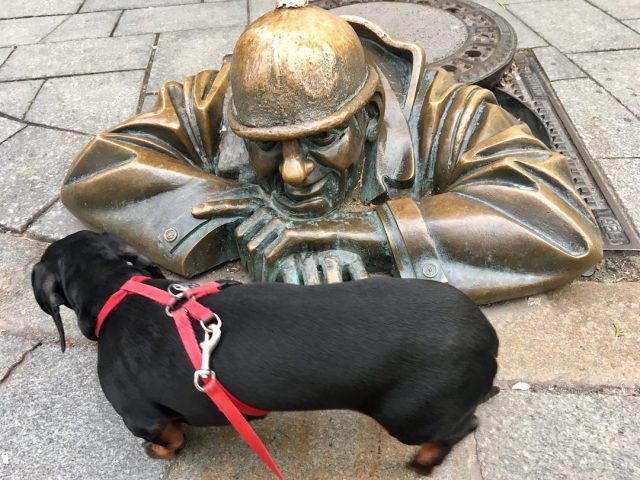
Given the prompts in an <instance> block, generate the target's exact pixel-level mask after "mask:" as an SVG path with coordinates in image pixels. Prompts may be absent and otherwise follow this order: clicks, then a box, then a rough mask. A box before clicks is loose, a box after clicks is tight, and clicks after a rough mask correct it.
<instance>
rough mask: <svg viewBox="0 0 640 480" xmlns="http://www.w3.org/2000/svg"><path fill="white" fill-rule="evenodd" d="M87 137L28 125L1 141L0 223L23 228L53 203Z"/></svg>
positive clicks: (10, 227) (20, 229) (8, 226)
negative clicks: (0, 204)
mask: <svg viewBox="0 0 640 480" xmlns="http://www.w3.org/2000/svg"><path fill="white" fill-rule="evenodd" d="M88 140H89V138H88V137H87V136H84V135H78V134H75V133H69V132H62V131H58V130H51V129H47V128H40V127H33V126H29V127H27V128H25V129H23V130H21V131H20V132H19V133H17V134H15V135H14V136H13V137H11V138H10V139H9V140H7V141H5V142H4V143H2V144H0V158H2V161H3V181H2V190H0V203H2V206H3V209H2V212H1V213H0V225H2V226H4V227H6V228H9V229H11V230H15V231H22V230H23V229H24V228H25V227H26V226H27V225H28V223H29V222H30V221H31V219H32V218H33V217H34V216H35V215H36V214H38V213H39V212H41V211H42V210H43V209H45V208H47V207H48V206H49V205H50V204H51V203H53V201H54V200H55V199H56V197H57V196H58V194H59V193H60V185H61V184H62V180H63V178H64V175H65V173H66V171H67V169H68V168H69V165H70V164H71V161H72V160H73V158H74V157H75V156H76V155H77V154H78V152H79V151H80V149H81V148H82V147H83V146H84V144H85V143H87V141H88Z"/></svg>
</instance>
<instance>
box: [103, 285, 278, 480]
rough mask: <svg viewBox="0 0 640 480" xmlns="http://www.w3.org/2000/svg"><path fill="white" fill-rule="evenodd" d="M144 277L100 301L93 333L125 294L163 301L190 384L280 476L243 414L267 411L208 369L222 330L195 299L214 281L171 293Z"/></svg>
mask: <svg viewBox="0 0 640 480" xmlns="http://www.w3.org/2000/svg"><path fill="white" fill-rule="evenodd" d="M148 279H149V278H148V277H142V276H136V277H133V278H131V279H129V280H128V281H127V282H125V284H124V285H122V287H120V290H118V291H117V292H116V293H114V294H113V295H111V297H109V300H107V302H106V303H105V304H104V306H103V307H102V309H101V310H100V313H99V314H98V318H97V321H96V330H95V333H96V337H98V334H99V333H100V330H101V329H102V326H103V324H104V321H105V319H106V318H107V316H109V313H111V311H112V310H113V309H114V308H116V307H117V306H118V304H119V303H120V302H121V301H122V300H123V299H124V298H125V297H126V296H128V295H131V294H136V295H142V296H143V297H147V298H149V299H151V300H154V301H155V302H157V303H159V304H161V305H164V307H165V309H166V312H167V315H169V316H170V317H173V320H174V322H175V324H176V328H177V330H178V334H179V335H180V339H181V340H182V344H183V345H184V348H185V350H186V352H187V355H188V356H189V359H190V360H191V363H192V364H193V367H194V368H195V370H196V371H195V374H194V384H195V386H196V388H197V389H198V390H200V391H202V392H204V393H206V394H207V395H208V396H209V398H210V399H211V401H212V402H213V403H214V404H215V405H216V407H218V409H219V410H220V412H221V413H222V414H223V415H224V416H225V417H226V418H227V420H229V423H231V425H233V427H234V428H235V429H236V431H237V432H238V433H239V434H240V436H241V437H242V439H243V440H244V441H245V442H247V444H249V446H250V447H251V448H252V449H253V451H254V452H255V453H256V454H257V455H258V457H260V459H261V460H262V461H263V462H264V463H265V464H266V465H267V467H269V469H270V470H271V471H272V472H273V474H274V475H275V476H276V477H278V478H279V479H280V480H284V476H283V475H282V473H281V472H280V469H279V468H278V466H277V465H276V463H275V461H274V460H273V458H271V455H270V454H269V452H268V450H267V448H266V447H265V446H264V444H263V443H262V441H261V440H260V437H258V434H257V433H256V432H255V431H254V430H253V428H251V425H249V422H248V421H247V420H246V419H245V418H244V416H243V414H244V415H249V416H252V417H264V416H265V415H267V414H268V413H269V412H268V411H266V410H260V409H257V408H253V407H250V406H249V405H247V404H245V403H242V402H241V401H240V400H238V399H237V398H235V397H234V396H233V395H231V393H229V392H228V391H227V390H226V389H225V388H224V387H223V386H222V384H221V383H220V381H219V380H217V379H216V377H215V372H213V371H212V370H210V369H209V360H210V356H211V353H212V352H213V350H214V349H215V347H216V345H217V344H218V341H219V340H220V335H221V333H222V331H221V328H220V327H221V326H222V322H221V320H220V318H219V317H218V316H217V315H216V314H215V313H213V312H212V311H211V310H209V309H208V308H207V307H205V306H204V305H202V304H201V303H200V302H198V299H199V298H201V297H204V296H206V295H211V294H214V293H218V292H219V291H220V285H219V284H218V283H208V284H205V285H202V286H195V287H193V288H185V287H184V286H182V285H180V284H172V285H170V286H169V290H171V288H172V287H174V288H176V289H177V290H178V291H179V293H177V294H173V293H170V292H168V291H165V290H161V289H159V288H156V287H153V286H151V285H146V284H144V283H142V282H143V281H144V280H148ZM192 321H193V322H200V325H201V326H202V328H203V329H204V331H205V338H204V341H203V342H201V343H200V344H198V340H197V338H196V334H195V332H194V330H193V327H192V325H191V322H192Z"/></svg>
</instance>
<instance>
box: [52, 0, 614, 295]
mask: <svg viewBox="0 0 640 480" xmlns="http://www.w3.org/2000/svg"><path fill="white" fill-rule="evenodd" d="M281 3H283V4H287V3H288V4H296V5H295V6H291V5H290V6H283V5H281V7H280V8H277V9H276V10H274V11H273V12H270V13H268V14H266V15H264V16H263V17H261V18H259V19H258V20H256V21H255V22H254V23H253V24H252V25H250V26H249V27H248V28H247V30H245V32H244V33H243V34H242V36H241V37H240V39H239V40H238V42H237V45H236V47H235V50H234V54H233V56H232V58H231V59H230V60H229V61H227V62H226V63H225V64H224V66H223V67H222V68H221V70H220V71H219V72H215V71H210V70H207V71H203V72H200V73H198V74H197V75H195V76H191V77H188V78H187V79H186V81H185V82H184V84H179V83H177V82H167V83H166V84H165V85H164V86H163V87H162V90H161V91H160V94H159V96H158V100H157V103H156V105H155V107H154V108H153V109H152V110H151V111H150V112H148V113H143V114H140V115H137V116H135V117H133V118H131V119H129V120H127V121H125V122H123V123H121V124H119V125H117V126H116V127H114V128H113V129H111V130H109V131H107V132H105V133H102V134H100V135H98V137H96V138H95V139H94V140H93V141H92V142H91V143H90V144H89V145H88V146H87V147H86V148H85V149H84V150H83V151H82V152H81V154H80V155H79V157H78V158H77V159H76V161H75V162H74V164H73V165H72V167H71V169H70V171H69V173H68V175H67V178H66V179H65V183H64V186H63V190H62V200H63V202H64V204H65V205H66V206H67V208H69V210H71V211H72V212H73V213H74V214H75V215H76V216H78V217H79V218H80V219H82V220H84V221H85V222H87V223H89V224H91V225H93V226H95V227H97V228H99V229H103V230H108V231H112V232H114V233H117V234H119V235H121V236H123V237H125V238H126V239H127V240H128V241H130V242H131V243H133V244H135V245H136V246H138V247H139V248H140V249H141V250H142V251H144V252H145V253H146V254H148V255H149V256H150V257H152V258H153V259H154V260H155V261H157V262H158V263H160V264H161V265H163V266H165V267H167V268H169V269H170V270H173V271H176V272H178V273H181V274H183V275H186V276H192V275H194V274H197V273H199V272H202V271H204V270H207V269H209V268H212V267H214V266H216V265H218V264H220V263H222V262H225V261H229V260H234V259H237V258H238V257H240V258H242V259H243V263H244V265H245V266H246V267H247V268H248V269H249V271H250V272H251V273H252V275H253V276H254V278H255V279H256V280H258V281H277V280H279V281H288V282H294V283H319V282H325V281H340V280H346V279H351V278H362V277H365V276H367V275H368V274H369V273H393V274H396V275H400V276H402V277H410V278H431V279H436V280H440V281H449V282H451V283H452V284H453V285H455V286H457V287H458V288H461V289H462V290H464V291H465V292H466V293H467V294H469V295H470V296H471V297H472V298H473V299H474V300H476V301H477V302H492V301H497V300H502V299H507V298H513V297H517V296H522V295H528V294H533V293H537V292H540V291H543V290H546V289H549V288H553V287H556V286H558V285H561V284H562V283H565V282H567V281H569V280H570V279H572V278H574V277H576V276H578V275H579V274H581V273H583V272H584V271H585V270H587V269H589V268H590V267H592V266H593V265H595V264H596V263H597V262H598V261H599V260H600V259H601V256H602V244H601V239H600V234H599V232H598V230H597V228H596V226H595V223H594V220H593V218H592V216H591V214H590V212H589V210H588V209H587V207H586V206H585V205H584V204H583V202H582V200H581V199H580V197H579V196H578V194H577V192H576V191H575V189H574V187H573V184H572V181H571V178H570V175H569V171H568V167H567V164H566V160H565V159H564V158H563V157H562V155H560V154H558V153H554V152H552V151H550V150H549V149H548V148H547V147H546V146H545V145H544V144H543V142H541V141H540V140H538V139H536V138H535V137H533V135H532V134H531V132H530V130H529V128H528V127H527V126H526V125H525V124H523V123H521V122H519V121H518V120H516V119H514V118H513V117H512V116H511V115H510V114H509V113H507V112H506V111H504V110H503V109H501V108H500V107H499V106H498V105H497V102H496V100H495V97H494V96H493V94H492V93H491V92H490V91H488V90H484V89H482V88H480V87H478V86H473V85H463V84H458V83H456V82H455V80H454V79H453V78H452V77H451V76H450V75H449V74H448V73H447V72H446V71H444V70H442V69H437V70H433V71H432V70H429V69H428V68H427V66H426V65H425V59H424V52H423V51H422V49H421V48H420V47H418V46H417V45H415V44H412V43H408V42H401V41H398V40H394V39H391V38H389V37H388V35H386V34H385V33H384V32H383V31H381V30H380V29H379V28H378V27H376V26H375V25H372V24H371V23H369V22H367V21H365V20H362V19H359V18H356V17H346V20H343V19H341V18H339V17H337V16H335V15H333V14H332V13H330V12H328V11H325V10H323V9H320V8H317V7H311V6H302V5H301V4H304V3H306V2H296V1H293V0H290V1H289V2H281ZM298 4H300V5H298Z"/></svg>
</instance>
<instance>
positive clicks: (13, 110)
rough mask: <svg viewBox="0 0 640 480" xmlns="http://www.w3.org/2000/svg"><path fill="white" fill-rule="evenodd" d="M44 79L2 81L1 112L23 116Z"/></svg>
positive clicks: (0, 93)
mask: <svg viewBox="0 0 640 480" xmlns="http://www.w3.org/2000/svg"><path fill="white" fill-rule="evenodd" d="M42 82H44V80H27V81H24V82H4V83H0V112H2V113H6V114H8V115H12V116H14V117H18V118H22V117H23V116H24V114H25V113H27V110H28V109H29V105H31V101H32V100H33V99H34V97H35V96H36V93H38V89H39V88H40V85H42Z"/></svg>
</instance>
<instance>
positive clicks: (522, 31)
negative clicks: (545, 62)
mask: <svg viewBox="0 0 640 480" xmlns="http://www.w3.org/2000/svg"><path fill="white" fill-rule="evenodd" d="M475 3H479V4H480V5H482V6H483V7H487V8H488V9H490V10H493V11H494V12H496V13H497V14H498V15H500V16H501V17H502V18H504V19H505V20H506V21H507V22H509V24H510V25H511V26H512V27H513V29H514V30H515V31H516V35H517V37H518V48H533V47H543V46H546V45H547V42H546V41H545V40H544V39H543V38H541V37H540V36H539V35H538V34H537V33H536V32H534V31H533V30H532V29H531V28H529V27H528V26H527V25H525V24H524V23H522V21H521V20H520V19H518V18H517V17H515V16H514V15H512V14H511V12H509V11H508V10H507V9H506V8H505V7H504V6H503V5H501V2H498V1H496V0H475Z"/></svg>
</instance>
